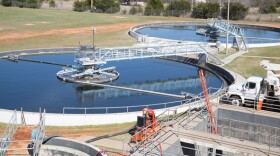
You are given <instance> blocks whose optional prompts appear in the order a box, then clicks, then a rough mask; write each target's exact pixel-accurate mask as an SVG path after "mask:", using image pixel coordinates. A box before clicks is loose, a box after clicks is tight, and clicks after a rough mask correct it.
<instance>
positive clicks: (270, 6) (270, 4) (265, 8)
mask: <svg viewBox="0 0 280 156" xmlns="http://www.w3.org/2000/svg"><path fill="white" fill-rule="evenodd" d="M259 12H260V13H262V14H269V13H276V12H277V9H276V1H275V0H266V1H265V2H263V3H262V4H261V5H260V6H259Z"/></svg>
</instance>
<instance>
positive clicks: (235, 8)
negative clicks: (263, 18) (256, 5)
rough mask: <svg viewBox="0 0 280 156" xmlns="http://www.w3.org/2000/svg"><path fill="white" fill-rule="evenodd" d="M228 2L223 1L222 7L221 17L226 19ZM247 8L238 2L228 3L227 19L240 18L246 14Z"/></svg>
mask: <svg viewBox="0 0 280 156" xmlns="http://www.w3.org/2000/svg"><path fill="white" fill-rule="evenodd" d="M227 6H228V4H227V3H225V4H224V7H223V8H222V17H223V18H224V19H227V10H228V8H227ZM248 11H249V8H248V7H245V6H244V5H243V4H241V3H240V2H236V3H230V4H229V19H230V20H242V19H244V18H245V17H246V15H247V14H248Z"/></svg>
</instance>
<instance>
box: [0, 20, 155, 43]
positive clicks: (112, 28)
mask: <svg viewBox="0 0 280 156" xmlns="http://www.w3.org/2000/svg"><path fill="white" fill-rule="evenodd" d="M155 22H160V21H155ZM143 23H144V22H141V23H120V24H112V25H100V26H95V27H94V28H96V32H97V33H107V32H116V31H120V30H124V29H129V28H130V27H132V26H135V25H139V24H143ZM145 23H147V22H145ZM92 30H93V27H81V28H68V29H53V30H47V31H43V32H28V33H8V34H5V35H1V36H0V40H6V39H24V38H31V37H37V36H44V35H55V34H78V33H83V32H87V31H92Z"/></svg>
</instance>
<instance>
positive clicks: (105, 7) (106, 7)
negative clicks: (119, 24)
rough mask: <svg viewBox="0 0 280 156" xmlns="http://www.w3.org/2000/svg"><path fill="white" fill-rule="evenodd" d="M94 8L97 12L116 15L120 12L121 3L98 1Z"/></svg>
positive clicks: (113, 0)
mask: <svg viewBox="0 0 280 156" xmlns="http://www.w3.org/2000/svg"><path fill="white" fill-rule="evenodd" d="M94 6H95V7H96V9H97V10H101V12H106V13H116V12H119V11H120V2H119V1H116V0H96V3H95V4H94Z"/></svg>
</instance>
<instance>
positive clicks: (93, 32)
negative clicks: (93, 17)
mask: <svg viewBox="0 0 280 156" xmlns="http://www.w3.org/2000/svg"><path fill="white" fill-rule="evenodd" d="M95 33H96V29H95V28H93V31H92V49H93V51H94V50H95V43H94V35H95Z"/></svg>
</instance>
